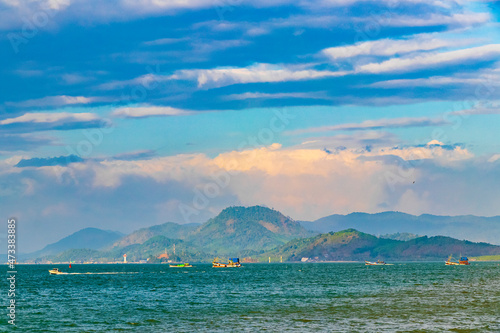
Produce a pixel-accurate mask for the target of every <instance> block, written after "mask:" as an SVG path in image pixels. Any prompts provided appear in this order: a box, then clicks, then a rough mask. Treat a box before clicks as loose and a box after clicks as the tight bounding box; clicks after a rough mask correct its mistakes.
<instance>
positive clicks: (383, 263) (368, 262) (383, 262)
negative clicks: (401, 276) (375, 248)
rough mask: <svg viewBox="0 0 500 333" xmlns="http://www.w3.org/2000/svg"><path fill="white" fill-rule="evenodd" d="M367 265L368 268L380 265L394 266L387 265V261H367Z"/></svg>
mask: <svg viewBox="0 0 500 333" xmlns="http://www.w3.org/2000/svg"><path fill="white" fill-rule="evenodd" d="M365 265H367V266H379V265H385V266H392V264H387V263H386V262H385V261H382V260H377V261H366V260H365Z"/></svg>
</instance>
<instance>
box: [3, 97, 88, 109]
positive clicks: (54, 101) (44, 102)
mask: <svg viewBox="0 0 500 333" xmlns="http://www.w3.org/2000/svg"><path fill="white" fill-rule="evenodd" d="M97 100H98V98H96V97H85V96H66V95H60V96H47V97H43V98H38V99H30V100H27V101H21V102H6V103H5V104H6V105H8V106H15V107H25V108H30V107H46V106H64V105H75V104H89V103H93V102H96V101H97Z"/></svg>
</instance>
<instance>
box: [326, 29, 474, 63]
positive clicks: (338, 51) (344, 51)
mask: <svg viewBox="0 0 500 333" xmlns="http://www.w3.org/2000/svg"><path fill="white" fill-rule="evenodd" d="M466 43H467V41H464V40H459V41H457V40H446V39H440V38H435V37H433V36H431V35H419V36H416V37H413V38H409V39H402V40H396V39H380V40H376V41H369V42H360V43H356V44H354V45H348V46H337V47H330V48H327V49H324V50H323V51H321V53H322V54H324V55H325V56H327V57H328V58H330V59H332V60H337V59H343V58H350V57H355V56H360V55H375V56H392V55H396V54H405V53H410V52H415V51H429V50H435V49H439V48H443V47H450V46H457V45H464V44H466Z"/></svg>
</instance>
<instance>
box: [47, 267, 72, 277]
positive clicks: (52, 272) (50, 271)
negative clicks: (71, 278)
mask: <svg viewBox="0 0 500 333" xmlns="http://www.w3.org/2000/svg"><path fill="white" fill-rule="evenodd" d="M49 273H50V275H63V274H68V273H64V272H61V271H60V270H59V268H52V269H49Z"/></svg>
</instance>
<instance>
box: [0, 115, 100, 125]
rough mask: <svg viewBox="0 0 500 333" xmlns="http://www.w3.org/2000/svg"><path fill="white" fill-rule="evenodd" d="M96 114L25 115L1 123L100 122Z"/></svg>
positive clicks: (0, 123)
mask: <svg viewBox="0 0 500 333" xmlns="http://www.w3.org/2000/svg"><path fill="white" fill-rule="evenodd" d="M99 119H100V118H99V116H97V115H96V114H94V113H69V112H58V113H49V112H38V113H25V114H24V115H22V116H19V117H15V118H7V119H4V120H1V121H0V125H10V124H22V123H59V122H88V121H95V120H99Z"/></svg>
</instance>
